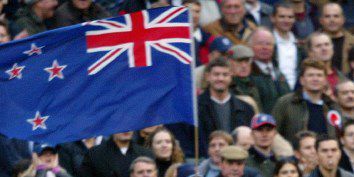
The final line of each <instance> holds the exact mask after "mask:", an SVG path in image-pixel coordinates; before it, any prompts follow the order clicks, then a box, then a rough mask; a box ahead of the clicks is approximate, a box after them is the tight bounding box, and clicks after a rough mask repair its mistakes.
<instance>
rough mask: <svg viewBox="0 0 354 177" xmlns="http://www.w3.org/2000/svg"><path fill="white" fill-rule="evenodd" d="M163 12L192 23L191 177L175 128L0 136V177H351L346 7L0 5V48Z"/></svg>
mask: <svg viewBox="0 0 354 177" xmlns="http://www.w3.org/2000/svg"><path fill="white" fill-rule="evenodd" d="M168 5H175V6H181V5H184V6H187V7H188V8H190V10H191V13H192V17H193V28H192V29H193V37H194V42H195V45H194V46H195V48H194V50H195V54H196V57H195V60H196V61H195V63H196V68H195V69H194V71H195V80H196V83H195V84H196V88H197V93H198V123H199V126H198V131H199V138H198V140H197V141H198V144H199V154H198V155H199V159H198V160H199V167H198V168H197V169H196V167H195V166H194V165H193V164H190V162H192V161H193V160H194V158H195V156H196V154H195V152H196V151H195V147H194V145H195V143H194V142H195V132H194V128H193V127H192V126H191V125H187V124H184V123H176V124H169V125H157V126H154V127H148V128H145V129H143V130H139V131H136V132H133V131H131V132H125V133H117V134H114V135H111V136H108V137H102V136H99V137H94V138H90V139H84V140H79V141H76V142H67V143H63V144H59V145H56V146H52V145H49V144H38V143H37V142H32V141H24V140H18V139H8V138H6V137H4V136H2V135H0V177H10V176H11V177H52V176H58V177H188V176H193V174H194V173H195V172H196V171H198V172H199V175H200V176H203V177H303V176H304V177H308V176H310V177H354V82H353V80H354V35H353V33H354V18H353V17H354V11H353V10H354V1H352V0H337V1H331V0H274V1H269V0H268V1H266V0H0V43H6V42H9V41H11V40H18V39H22V38H26V37H28V36H31V35H34V34H37V33H41V32H44V31H47V30H51V29H55V28H59V27H65V26H69V25H75V24H79V23H83V22H87V21H92V20H97V19H102V18H108V17H114V16H118V15H124V14H127V13H132V12H136V11H139V10H143V9H148V8H157V7H162V6H168ZM0 55H1V54H0ZM137 123H138V122H137ZM102 128H104V127H102Z"/></svg>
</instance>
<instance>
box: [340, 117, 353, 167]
mask: <svg viewBox="0 0 354 177" xmlns="http://www.w3.org/2000/svg"><path fill="white" fill-rule="evenodd" d="M340 141H341V143H342V145H343V146H342V158H341V160H340V162H339V166H340V167H341V168H343V169H344V170H347V171H349V172H351V173H354V168H353V167H354V166H353V161H354V120H348V121H347V122H346V123H345V124H344V126H343V129H342V134H341V138H340Z"/></svg>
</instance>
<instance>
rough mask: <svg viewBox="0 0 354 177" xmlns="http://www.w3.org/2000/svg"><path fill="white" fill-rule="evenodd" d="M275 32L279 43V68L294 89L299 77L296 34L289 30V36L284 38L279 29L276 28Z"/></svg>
mask: <svg viewBox="0 0 354 177" xmlns="http://www.w3.org/2000/svg"><path fill="white" fill-rule="evenodd" d="M273 33H274V38H275V42H276V45H277V56H278V58H277V59H278V64H279V70H280V72H281V73H282V74H284V76H285V79H286V81H287V83H288V84H289V86H290V88H291V89H294V87H295V84H296V78H297V73H296V67H297V48H296V44H295V43H296V39H295V36H294V34H293V33H292V32H289V34H288V36H289V38H288V39H284V38H282V37H281V36H280V35H279V33H278V32H277V31H275V30H274V32H273Z"/></svg>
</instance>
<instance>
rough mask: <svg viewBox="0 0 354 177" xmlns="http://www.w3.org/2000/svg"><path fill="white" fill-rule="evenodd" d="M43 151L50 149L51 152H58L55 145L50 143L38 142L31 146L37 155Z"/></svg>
mask: <svg viewBox="0 0 354 177" xmlns="http://www.w3.org/2000/svg"><path fill="white" fill-rule="evenodd" d="M44 151H51V152H52V153H53V154H56V153H57V152H58V149H57V147H56V146H53V145H50V144H38V145H35V146H34V147H33V152H35V153H37V154H38V155H42V153H43V152H44Z"/></svg>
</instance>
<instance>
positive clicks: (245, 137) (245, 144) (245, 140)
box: [236, 131, 254, 151]
mask: <svg viewBox="0 0 354 177" xmlns="http://www.w3.org/2000/svg"><path fill="white" fill-rule="evenodd" d="M253 144H254V140H253V137H252V135H251V131H239V132H238V133H237V142H236V145H237V146H240V147H242V148H243V149H245V150H246V151H248V149H249V148H250V147H251V146H252V145H253Z"/></svg>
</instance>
